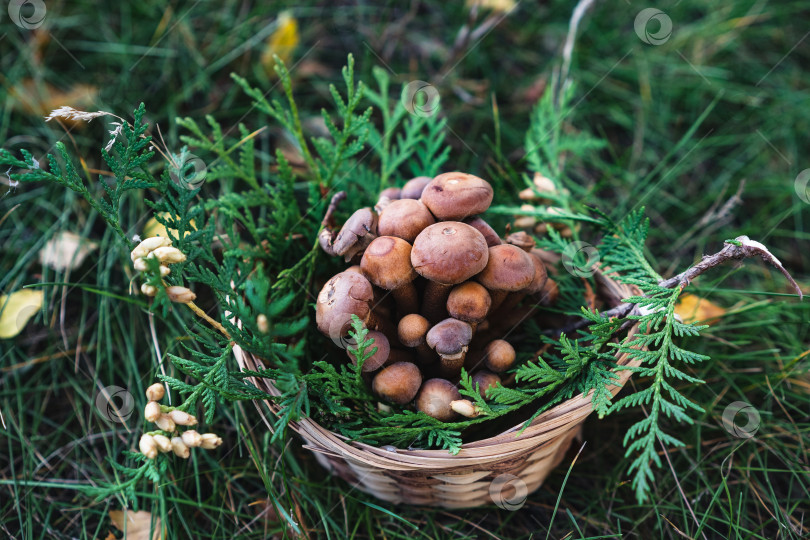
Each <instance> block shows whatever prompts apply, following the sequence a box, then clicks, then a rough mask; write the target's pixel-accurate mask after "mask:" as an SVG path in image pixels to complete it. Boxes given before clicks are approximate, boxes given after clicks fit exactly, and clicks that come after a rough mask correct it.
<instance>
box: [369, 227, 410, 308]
mask: <svg viewBox="0 0 810 540" xmlns="http://www.w3.org/2000/svg"><path fill="white" fill-rule="evenodd" d="M360 268H362V269H363V274H364V275H365V276H366V277H367V278H368V279H369V281H371V282H372V283H373V284H374V285H376V286H377V287H381V288H383V289H385V290H387V291H391V294H392V295H393V297H394V301H395V302H396V304H397V311H398V313H399V316H400V317H401V316H404V315H407V314H408V313H414V312H416V311H418V309H419V306H418V302H417V297H416V287H414V286H413V280H414V278H416V272H414V269H413V267H412V266H411V245H410V244H409V243H408V242H406V241H405V240H403V239H402V238H397V237H395V236H379V237H377V238H375V239H374V240H373V241H372V242H371V244H369V245H368V247H367V248H366V251H365V253H363V258H362V260H361V261H360Z"/></svg>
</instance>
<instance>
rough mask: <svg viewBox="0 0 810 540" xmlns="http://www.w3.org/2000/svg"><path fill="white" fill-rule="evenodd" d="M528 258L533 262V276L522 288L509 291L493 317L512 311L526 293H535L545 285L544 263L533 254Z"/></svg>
mask: <svg viewBox="0 0 810 540" xmlns="http://www.w3.org/2000/svg"><path fill="white" fill-rule="evenodd" d="M529 258H531V260H532V263H533V264H534V278H533V279H532V281H531V283H529V285H528V286H526V287H525V288H524V289H521V290H519V291H516V292H513V293H510V294H509V295H508V296H507V297H506V299H505V300H504V301H503V303H501V307H499V308H498V312H497V313H494V314H493V317H495V319H498V318H499V315H500V314H506V313H509V312H510V311H513V310H514V309H515V308H516V307H517V306H518V304H520V302H521V301H522V300H523V299H524V298H525V297H526V296H527V295H534V294H537V293H539V292H541V291H542V290H543V288H544V287H545V286H546V281H547V280H548V274H547V273H546V265H544V264H543V261H541V260H540V258H539V257H536V256H534V255H533V254H529Z"/></svg>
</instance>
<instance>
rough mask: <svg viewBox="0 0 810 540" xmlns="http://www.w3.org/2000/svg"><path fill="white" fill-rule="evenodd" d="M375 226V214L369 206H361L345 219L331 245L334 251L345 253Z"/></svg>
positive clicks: (373, 229)
mask: <svg viewBox="0 0 810 540" xmlns="http://www.w3.org/2000/svg"><path fill="white" fill-rule="evenodd" d="M376 228H377V215H376V214H375V213H374V212H372V211H371V208H361V209H360V210H357V211H356V212H355V213H354V214H352V215H351V217H349V219H347V220H346V223H344V224H343V227H341V229H340V232H339V233H338V235H337V237H336V238H335V241H334V242H332V246H333V248H334V250H335V253H336V254H338V255H345V254H346V253H347V252H348V251H349V250H350V249H351V248H352V247H354V246H355V245H356V244H357V242H358V241H359V240H360V239H361V238H363V237H364V236H365V235H367V234H368V233H372V234H374V231H375V230H376Z"/></svg>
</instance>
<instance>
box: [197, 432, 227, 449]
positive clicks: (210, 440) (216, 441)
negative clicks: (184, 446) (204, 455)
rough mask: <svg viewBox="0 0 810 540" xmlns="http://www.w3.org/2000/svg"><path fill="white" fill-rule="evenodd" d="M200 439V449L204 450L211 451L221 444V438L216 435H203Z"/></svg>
mask: <svg viewBox="0 0 810 540" xmlns="http://www.w3.org/2000/svg"><path fill="white" fill-rule="evenodd" d="M200 439H201V442H200V448H203V449H205V450H213V449H214V448H217V447H218V446H220V445H221V444H222V437H219V436H218V435H217V434H216V433H203V434H202V435H201V437H200Z"/></svg>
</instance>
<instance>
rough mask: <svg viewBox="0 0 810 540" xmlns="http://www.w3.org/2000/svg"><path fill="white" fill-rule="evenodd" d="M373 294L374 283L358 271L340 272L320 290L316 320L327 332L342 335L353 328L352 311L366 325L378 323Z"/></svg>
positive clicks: (370, 325) (331, 336)
mask: <svg viewBox="0 0 810 540" xmlns="http://www.w3.org/2000/svg"><path fill="white" fill-rule="evenodd" d="M373 298H374V290H373V288H372V286H371V283H370V282H369V281H368V280H367V279H366V278H365V277H364V276H362V275H361V274H358V273H356V272H341V273H340V274H337V275H336V276H334V277H332V279H330V280H329V281H327V282H326V284H325V285H324V286H323V289H321V292H320V293H318V298H317V301H316V302H315V322H316V324H317V325H318V330H320V331H321V332H322V333H323V334H324V335H325V336H327V337H330V338H332V339H333V340H336V339H343V338H344V337H345V336H346V335H347V333H348V331H349V329H350V328H351V322H352V318H351V316H352V315H357V317H359V318H360V320H361V321H363V322H364V323H365V324H366V326H368V327H370V328H373V327H375V324H374V323H375V320H374V316H373V314H372V313H371V306H370V302H371V301H372V300H373Z"/></svg>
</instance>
